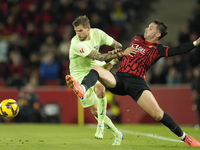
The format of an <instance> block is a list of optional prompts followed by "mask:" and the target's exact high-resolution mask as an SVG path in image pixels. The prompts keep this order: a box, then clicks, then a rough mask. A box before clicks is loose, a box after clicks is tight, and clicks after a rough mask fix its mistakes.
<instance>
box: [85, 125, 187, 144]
mask: <svg viewBox="0 0 200 150" xmlns="http://www.w3.org/2000/svg"><path fill="white" fill-rule="evenodd" d="M88 126H89V127H90V128H96V125H92V124H90V125H88ZM119 130H120V131H121V132H122V133H127V134H132V135H141V136H147V137H151V138H156V139H159V140H165V141H172V142H183V141H181V140H176V139H170V138H167V137H163V136H159V135H156V134H149V133H141V132H135V131H130V130H124V129H119Z"/></svg>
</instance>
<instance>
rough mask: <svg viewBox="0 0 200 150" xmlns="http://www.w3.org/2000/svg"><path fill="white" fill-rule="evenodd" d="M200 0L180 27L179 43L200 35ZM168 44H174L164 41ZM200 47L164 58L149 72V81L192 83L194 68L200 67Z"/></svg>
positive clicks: (170, 83) (169, 83) (168, 83)
mask: <svg viewBox="0 0 200 150" xmlns="http://www.w3.org/2000/svg"><path fill="white" fill-rule="evenodd" d="M199 18H200V0H197V5H196V7H195V8H194V11H193V12H192V13H191V14H190V17H189V18H188V19H187V20H185V23H184V24H183V25H182V27H181V28H180V32H179V36H178V39H177V41H178V44H184V43H188V42H192V41H195V40H196V39H197V38H198V37H200V28H199V26H200V20H199ZM164 44H166V45H168V46H173V45H170V43H169V44H167V43H164ZM199 58H200V47H197V48H195V49H194V50H192V51H191V52H189V53H186V54H184V55H178V56H174V57H169V58H162V59H161V60H160V61H159V62H158V63H157V64H155V65H154V66H153V67H152V69H151V70H150V72H149V79H148V82H149V83H150V84H167V85H169V86H172V85H179V84H190V83H191V82H192V80H193V78H194V76H195V75H194V73H193V72H194V70H195V68H196V67H198V68H200V66H199V64H200V59H199Z"/></svg>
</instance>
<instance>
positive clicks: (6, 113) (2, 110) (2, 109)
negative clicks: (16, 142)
mask: <svg viewBox="0 0 200 150" xmlns="http://www.w3.org/2000/svg"><path fill="white" fill-rule="evenodd" d="M18 113H19V105H18V103H17V102H16V101H15V100H14V99H5V100H3V101H2V102H1V103H0V114H1V115H2V116H3V117H4V118H8V119H11V118H14V117H15V116H17V114H18Z"/></svg>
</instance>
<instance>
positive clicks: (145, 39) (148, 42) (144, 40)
mask: <svg viewBox="0 0 200 150" xmlns="http://www.w3.org/2000/svg"><path fill="white" fill-rule="evenodd" d="M144 42H145V43H146V44H150V45H151V44H159V43H158V42H155V43H151V42H148V41H147V40H146V39H144Z"/></svg>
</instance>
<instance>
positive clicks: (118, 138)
mask: <svg viewBox="0 0 200 150" xmlns="http://www.w3.org/2000/svg"><path fill="white" fill-rule="evenodd" d="M88 109H89V110H90V111H91V113H92V114H93V115H94V117H95V118H96V119H97V121H98V115H97V114H98V113H97V103H96V104H94V105H92V106H90V107H88ZM104 124H105V128H107V129H108V131H110V132H111V133H112V134H113V135H114V137H115V139H114V141H113V143H112V145H121V140H122V139H123V134H122V133H121V132H120V131H119V130H118V129H117V128H116V127H115V125H114V124H113V123H112V121H111V120H110V118H109V117H108V116H105V120H104Z"/></svg>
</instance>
